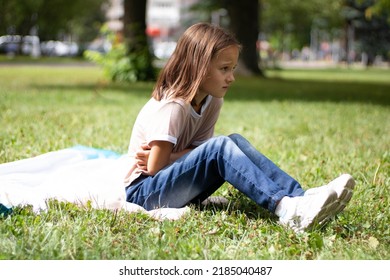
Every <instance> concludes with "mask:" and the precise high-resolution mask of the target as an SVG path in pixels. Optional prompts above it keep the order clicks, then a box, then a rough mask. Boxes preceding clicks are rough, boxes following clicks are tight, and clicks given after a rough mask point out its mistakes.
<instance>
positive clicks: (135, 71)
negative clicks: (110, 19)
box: [84, 26, 151, 83]
mask: <svg viewBox="0 0 390 280" xmlns="http://www.w3.org/2000/svg"><path fill="white" fill-rule="evenodd" d="M102 34H103V36H105V37H106V38H107V39H108V40H109V41H110V42H111V45H112V47H111V49H110V50H109V51H108V52H107V53H101V52H98V51H92V50H86V51H85V52H84V56H85V57H86V58H87V59H88V60H90V61H92V62H94V63H96V64H97V65H99V66H101V67H102V68H103V70H104V73H105V75H106V77H107V78H109V79H110V80H111V81H114V82H132V83H133V82H137V81H146V80H150V77H149V76H150V75H149V72H150V67H151V66H150V58H149V57H150V54H149V50H148V48H147V46H145V47H142V48H139V49H137V50H134V51H132V52H128V47H127V45H126V44H125V43H124V42H116V38H115V35H114V34H113V33H112V32H111V31H109V30H108V28H107V27H106V26H103V28H102Z"/></svg>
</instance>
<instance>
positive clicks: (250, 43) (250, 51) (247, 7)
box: [226, 0, 264, 76]
mask: <svg viewBox="0 0 390 280" xmlns="http://www.w3.org/2000/svg"><path fill="white" fill-rule="evenodd" d="M226 8H227V10H228V13H229V17H230V29H231V30H232V32H234V34H235V35H236V37H237V39H238V40H239V41H240V43H241V44H242V46H243V49H242V51H241V55H240V61H239V66H238V69H237V70H238V72H239V73H240V74H243V75H260V76H264V74H263V72H262V71H261V69H260V68H259V62H260V61H259V60H260V56H259V53H258V50H257V47H256V43H257V39H258V34H259V12H260V9H259V0H245V1H237V0H226Z"/></svg>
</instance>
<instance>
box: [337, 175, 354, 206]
mask: <svg viewBox="0 0 390 280" xmlns="http://www.w3.org/2000/svg"><path fill="white" fill-rule="evenodd" d="M344 177H345V182H344V188H343V190H342V192H341V194H340V196H339V197H338V200H339V203H340V208H339V209H338V212H341V211H342V210H344V208H345V206H347V204H348V202H349V201H350V200H351V198H352V195H353V189H354V188H355V180H354V179H353V178H352V177H351V176H349V175H345V176H344Z"/></svg>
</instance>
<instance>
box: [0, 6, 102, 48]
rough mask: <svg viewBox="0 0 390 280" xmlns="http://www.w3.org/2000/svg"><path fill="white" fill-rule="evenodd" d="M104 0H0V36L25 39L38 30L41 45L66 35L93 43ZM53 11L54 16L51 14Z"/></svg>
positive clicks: (100, 21)
mask: <svg viewBox="0 0 390 280" xmlns="http://www.w3.org/2000/svg"><path fill="white" fill-rule="evenodd" d="M105 2H107V0H72V1H68V0H0V34H7V33H9V32H12V33H15V34H20V35H28V34H30V31H31V29H32V28H33V27H38V28H39V30H38V35H39V36H40V38H41V40H42V41H45V40H55V39H57V38H58V36H59V35H60V34H67V35H68V34H70V35H72V37H73V38H76V39H77V38H82V39H83V40H84V41H90V40H92V39H94V37H95V36H96V35H97V33H98V31H99V26H100V24H101V23H102V22H103V21H104V14H103V11H102V9H101V7H102V4H103V3H105ZM54 11H56V12H54Z"/></svg>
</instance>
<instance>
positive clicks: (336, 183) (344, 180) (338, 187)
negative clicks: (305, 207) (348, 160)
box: [305, 174, 355, 212]
mask: <svg viewBox="0 0 390 280" xmlns="http://www.w3.org/2000/svg"><path fill="white" fill-rule="evenodd" d="M354 187H355V180H354V179H353V178H352V176H351V175H349V174H343V175H341V176H339V177H337V178H336V179H334V180H333V181H331V182H330V183H328V184H327V185H325V186H321V187H318V188H312V189H308V190H307V191H306V192H305V196H308V195H315V194H318V192H321V191H323V190H326V189H331V190H334V191H335V192H336V193H337V200H338V204H339V208H338V209H337V212H341V211H342V210H343V209H344V208H345V206H347V204H348V202H349V201H350V200H351V198H352V195H353V189H354Z"/></svg>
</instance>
